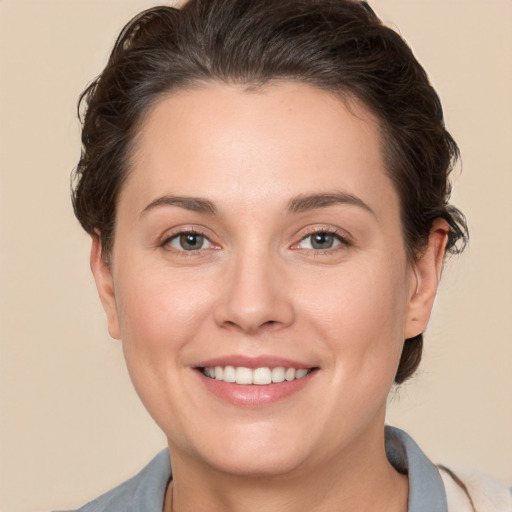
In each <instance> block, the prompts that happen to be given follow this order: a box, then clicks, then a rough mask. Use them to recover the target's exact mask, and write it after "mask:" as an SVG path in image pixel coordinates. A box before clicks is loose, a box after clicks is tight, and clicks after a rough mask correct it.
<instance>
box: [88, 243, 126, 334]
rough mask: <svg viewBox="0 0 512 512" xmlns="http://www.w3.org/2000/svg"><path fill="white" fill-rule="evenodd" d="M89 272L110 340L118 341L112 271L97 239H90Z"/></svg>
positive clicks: (117, 320)
mask: <svg viewBox="0 0 512 512" xmlns="http://www.w3.org/2000/svg"><path fill="white" fill-rule="evenodd" d="M90 263H91V270H92V273H93V275H94V280H95V281H96V288H97V290H98V294H99V296H100V300H101V303H102V304H103V309H104V310H105V313H106V315H107V323H108V332H109V334H110V336H112V338H115V339H120V338H121V336H120V329H119V319H118V315H117V304H116V297H115V290H114V281H113V278H112V271H111V268H110V266H109V265H107V263H105V261H104V258H103V252H102V246H101V241H100V239H99V237H96V236H93V237H92V246H91V260H90Z"/></svg>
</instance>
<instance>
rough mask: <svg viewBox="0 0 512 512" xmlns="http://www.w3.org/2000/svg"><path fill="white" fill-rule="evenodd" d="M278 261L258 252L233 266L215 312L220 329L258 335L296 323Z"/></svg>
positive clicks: (239, 259) (226, 277) (241, 256)
mask: <svg viewBox="0 0 512 512" xmlns="http://www.w3.org/2000/svg"><path fill="white" fill-rule="evenodd" d="M276 259H277V257H274V258H272V257H271V256H269V255H267V254H262V252H259V253H258V254H252V255H248V254H245V255H239V256H238V257H237V258H235V261H233V262H231V264H230V266H229V269H228V270H227V272H226V274H227V275H225V277H224V279H223V283H222V285H221V289H220V290H219V291H220V297H219V301H218V303H217V306H216V308H215V311H214V317H215V322H216V323H217V325H219V326H221V327H223V328H229V329H232V330H239V331H241V332H244V333H246V334H257V333H260V332H263V331H267V332H268V331H275V330H280V329H282V328H284V327H287V326H289V325H291V324H292V323H293V322H294V320H295V312H294V308H293V302H292V293H291V287H290V286H289V284H288V282H287V278H286V272H285V271H284V269H283V267H282V265H279V262H277V261H276Z"/></svg>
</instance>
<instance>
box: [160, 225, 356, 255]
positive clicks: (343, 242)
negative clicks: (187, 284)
mask: <svg viewBox="0 0 512 512" xmlns="http://www.w3.org/2000/svg"><path fill="white" fill-rule="evenodd" d="M319 234H327V235H331V236H333V237H334V238H335V239H336V240H337V241H338V242H339V244H338V245H336V246H335V247H329V248H327V249H315V248H305V249H304V248H300V247H298V246H299V245H300V244H301V243H302V242H304V241H305V240H307V239H308V238H309V237H312V236H314V235H319ZM186 235H197V236H200V237H203V238H204V240H205V241H207V242H208V243H209V244H211V245H212V246H214V247H215V248H219V247H218V246H215V244H214V243H213V242H212V241H211V240H210V239H209V238H208V236H206V235H205V234H204V233H203V232H201V231H200V230H196V229H188V230H183V231H179V232H177V233H174V234H172V235H170V236H168V237H166V238H165V239H164V240H163V241H162V243H161V244H160V246H161V247H162V248H163V249H165V250H167V251H173V252H175V253H176V254H178V255H180V256H184V257H187V256H196V255H197V254H198V253H200V251H202V250H204V249H203V248H200V249H191V250H186V249H183V248H181V249H178V248H176V247H171V246H170V244H171V242H172V241H174V240H177V239H178V238H179V237H182V236H186ZM350 246H351V242H350V240H349V239H348V238H347V237H346V236H345V235H342V234H341V233H340V232H339V231H338V230H336V229H333V228H316V229H311V230H310V231H308V232H307V233H306V234H305V235H304V236H303V237H302V238H301V239H300V241H299V242H297V243H295V244H294V245H293V246H292V247H291V249H294V250H302V251H312V252H313V253H314V254H319V255H325V254H331V253H333V252H336V251H339V250H343V249H346V248H347V247H350Z"/></svg>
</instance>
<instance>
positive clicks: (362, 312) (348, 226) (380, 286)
mask: <svg viewBox="0 0 512 512" xmlns="http://www.w3.org/2000/svg"><path fill="white" fill-rule="evenodd" d="M136 144H137V145H136V151H135V158H134V160H133V165H132V168H131V169H130V174H129V176H128V179H127V181H126V182H125V184H124V187H123V189H122V191H121V194H120V197H119V202H118V210H117V219H116V233H115V241H114V245H113V251H112V254H111V260H110V261H111V265H107V264H105V258H103V255H102V252H101V246H100V243H99V241H98V240H97V239H93V246H92V253H91V267H92V270H93V273H94V276H95V279H96V283H97V286H98V290H99V294H100V297H101V300H102V303H103V305H104V308H105V311H106V314H107V319H108V325H109V331H110V334H111V335H112V336H113V337H114V338H118V339H121V340H122V343H123V348H124V354H125V358H126V362H127V365H128V370H129V372H130V375H131V378H132V380H133V383H134V385H135V388H136V390H137V392H138V394H139V396H140V397H141V399H142V401H143V403H144V404H145V406H146V408H147V409H148V411H149V412H150V414H151V415H152V416H153V417H154V419H155V420H156V422H157V423H158V424H159V425H160V427H161V428H162V430H163V431H164V432H165V434H166V435H167V438H168V442H169V448H170V451H171V458H172V461H173V475H174V480H173V485H172V486H170V487H169V489H168V493H167V498H166V502H165V508H166V510H171V509H172V510H174V511H175V512H176V511H177V512H186V511H197V510H206V509H208V510H211V511H216V510H219V511H221V510H222V511H244V512H251V511H260V510H267V511H299V510H300V511H302V510H307V509H310V510H315V511H332V510H363V511H370V510H390V511H405V510H407V493H408V484H407V478H406V477H405V476H403V475H399V474H398V473H397V472H396V471H395V470H394V469H393V468H392V466H391V465H390V464H389V463H388V461H387V459H386V456H385V452H384V420H385V407H386V397H387V395H388V392H389V390H390V388H391V386H392V383H393V378H394V375H395V372H396V369H397V366H398V362H399V358H400V353H401V350H402V345H403V341H404V339H406V338H409V337H412V336H415V335H417V334H419V333H420V332H422V331H423V330H424V329H425V327H426V324H427V322H428V319H429V316H430V311H431V308H432V303H433V300H434V297H435V293H436V289H437V284H438V280H439V275H440V271H441V266H442V259H443V254H444V247H445V243H446V238H447V226H446V224H445V223H444V221H442V220H438V221H436V222H435V223H434V225H433V229H432V232H431V235H430V239H429V243H428V247H427V249H426V251H425V253H424V254H423V255H422V257H421V258H419V259H417V261H415V262H410V261H409V260H408V258H407V256H406V251H405V248H404V244H403V239H402V233H401V229H400V207H399V200H398V197H397V194H396V191H395V190H394V187H393V185H392V183H391V181H390V180H389V178H388V177H387V175H386V172H385V168H384V164H383V159H382V154H381V146H380V137H379V129H378V125H377V123H376V122H375V120H374V118H373V117H372V115H371V114H370V113H369V112H368V111H366V110H365V108H364V107H363V106H362V105H360V104H358V103H357V102H356V101H352V102H351V104H350V111H349V110H348V109H347V106H346V104H345V103H344V102H342V101H340V99H339V98H337V97H334V96H333V95H329V94H328V93H326V92H323V91H320V90H318V89H315V88H312V87H310V86H307V85H301V84H296V83H286V82H285V83H280V84H278V85H273V86H269V87H266V88H263V89H259V90H257V91H246V90H244V89H242V88H240V87H235V86H227V85H218V84H210V85H206V86H203V87H200V88H196V89H189V90H186V91H182V92H179V93H173V94H170V95H168V96H166V97H165V98H164V99H162V100H160V101H159V102H158V103H157V104H156V106H155V107H154V108H153V110H152V111H151V112H150V113H149V115H148V116H147V117H146V119H145V122H144V124H143V125H142V127H141V129H140V133H139V135H138V137H137V142H136ZM315 194H331V195H332V194H345V196H346V195H349V196H350V198H352V200H351V201H349V202H346V201H345V202H343V201H342V202H334V203H333V204H329V205H327V206H326V205H324V206H319V205H318V204H309V207H306V206H307V205H306V206H305V205H304V204H302V208H299V211H291V212H290V211H289V206H290V201H293V200H295V202H296V203H297V198H300V197H303V196H304V195H315ZM168 196H172V197H174V198H176V197H187V198H190V197H193V198H202V199H205V200H207V201H208V202H209V204H210V206H212V207H214V208H215V210H216V212H215V213H214V214H213V213H212V212H211V211H193V210H191V209H190V207H191V203H190V202H189V203H187V204H186V205H185V204H184V203H183V202H181V203H179V202H178V203H176V201H175V200H173V201H170V200H168V199H167V200H162V199H161V198H162V197H168ZM353 198H357V199H356V200H355V201H354V200H353ZM171 202H173V203H174V204H170V203H171ZM313 203H314V202H313ZM150 205H151V206H150ZM185 206H187V207H185ZM187 231H188V232H189V231H195V232H198V233H201V234H202V235H204V236H205V237H206V238H205V239H204V240H205V241H204V243H203V245H202V246H201V248H200V249H199V250H195V251H186V250H184V249H183V247H182V246H180V239H179V237H177V235H179V233H183V232H187ZM311 231H317V232H329V233H331V232H332V233H334V238H333V247H331V248H330V249H323V248H320V249H318V248H314V247H313V246H312V245H311V237H310V233H311ZM173 237H174V238H173ZM338 237H339V238H338ZM233 354H237V355H250V356H258V355H271V356H276V357H284V358H288V359H293V360H295V361H300V362H302V363H304V364H306V366H308V367H314V368H316V370H315V372H314V373H312V374H311V375H309V376H308V379H309V380H308V382H307V384H306V385H305V386H304V387H303V389H301V390H300V391H299V392H297V393H295V394H293V395H291V396H290V397H287V398H285V399H284V400H280V401H278V402H276V403H271V404H270V405H268V406H265V407H258V408H247V407H242V406H237V405H233V404H231V403H226V402H224V401H222V400H221V399H219V398H218V397H216V396H214V395H213V394H212V393H210V392H209V391H208V390H207V389H206V387H205V386H204V385H203V382H202V381H201V379H200V378H199V377H198V372H197V370H196V369H194V366H195V365H197V363H198V361H204V360H206V359H210V358H214V357H220V356H227V355H233ZM197 489H201V492H200V493H198V492H197Z"/></svg>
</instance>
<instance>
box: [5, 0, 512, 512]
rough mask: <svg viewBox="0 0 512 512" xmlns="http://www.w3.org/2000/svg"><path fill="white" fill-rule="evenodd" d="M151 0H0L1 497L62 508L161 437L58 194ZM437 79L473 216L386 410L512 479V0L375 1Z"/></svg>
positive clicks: (20, 506) (437, 449)
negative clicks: (422, 339) (413, 367)
mask: <svg viewBox="0 0 512 512" xmlns="http://www.w3.org/2000/svg"><path fill="white" fill-rule="evenodd" d="M154 3H156V2H151V1H149V0H118V1H114V0H109V1H106V0H101V1H86V0H61V1H57V0H39V1H37V0H34V1H28V0H3V1H2V0H0V80H1V81H0V172H1V183H0V231H1V232H0V247H1V251H0V315H1V317H0V341H1V346H0V351H1V352H0V408H1V409H0V414H1V416H0V436H1V437H0V512H7V511H9V512H23V511H43V510H50V509H52V508H66V507H76V506H78V505H80V504H82V503H83V502H85V501H86V500H88V499H90V498H92V497H94V496H96V495H98V494H99V493H100V492H102V491H105V490H107V489H108V488H110V487H112V486H113V485H114V484H116V483H117V482H119V481H121V480H123V479H125V478H127V477H128V476H130V475H131V474H133V473H134V472H135V471H136V470H137V469H138V468H140V467H141V466H142V465H143V464H144V463H145V462H146V461H147V460H148V459H149V458H150V457H151V456H152V455H153V454H154V453H155V452H156V451H157V450H158V449H159V448H160V447H163V446H164V444H165V440H164V438H163V435H162V434H161V433H160V432H159V431H158V429H157V428H156V426H154V425H153V423H152V421H151V419H150V418H149V417H148V416H147V414H146V413H145V411H144V410H143V408H142V406H141V405H140V404H139V402H138V399H137V398H136V396H135V393H134V392H133V390H132V388H131V384H130V382H129V380H128V378H127V375H126V372H125V369H124V364H123V360H122V354H121V351H120V346H119V344H118V342H115V341H112V340H111V339H109V337H108V334H107V332H106V328H105V320H104V316H103V312H102V310H101V307H100V304H99V301H98V300H97V298H96V292H95V289H94V285H93V281H92V278H91V276H90V274H89V270H88V246H89V243H88V240H87V237H86V236H85V235H84V234H83V233H82V232H81V230H80V228H79V226H78V224H77V222H76V221H75V219H74V217H73V215H72V211H71V207H70V202H69V192H68V189H69V171H70V169H71V168H72V167H73V166H74V165H75V163H76V161H77V158H78V154H79V128H78V123H77V121H76V119H75V104H76V100H77V97H78V94H79V92H80V91H81V90H82V89H83V87H84V86H85V84H86V83H87V81H88V80H90V79H91V78H92V77H93V76H94V75H95V74H97V73H98V72H99V71H100V69H101V68H102V65H103V64H104V62H105V59H106V55H107V51H108V50H109V49H110V47H111V45H112V44H113V42H114V38H115V35H116V34H117V32H118V31H119V29H120V28H121V27H122V25H123V24H124V22H125V21H127V19H128V18H129V17H131V16H132V15H133V14H135V13H136V12H137V11H138V10H140V9H142V8H144V7H148V6H150V5H153V4H154ZM372 4H373V6H374V7H375V9H376V10H377V11H378V12H379V13H380V14H381V15H382V16H383V17H384V19H385V20H388V21H391V22H394V23H396V25H397V26H399V27H400V29H401V31H402V33H403V34H404V36H405V37H406V38H407V39H408V40H409V41H410V43H411V44H412V45H413V47H414V49H415V51H416V53H417V55H418V56H419V58H420V60H421V61H422V62H423V63H424V65H425V67H426V68H427V70H429V72H430V74H431V77H432V79H433V81H434V83H435V85H436V86H437V88H438V89H439V91H440V93H441V96H442V98H443V102H444V106H445V109H446V116H447V123H448V126H449V128H450V130H451V131H452V133H453V134H454V136H455V138H456V139H457V141H458V142H459V144H460V146H461V150H462V154H463V157H464V169H463V172H462V174H461V175H460V176H457V178H456V185H455V194H454V202H455V203H456V204H457V205H458V206H459V207H461V208H462V209H463V210H464V211H466V213H467V215H468V217H469V223H470V227H471V232H472V242H471V245H470V247H469V250H468V252H467V253H466V254H465V255H464V256H462V257H461V258H458V259H457V258H456V259H454V260H453V261H452V262H451V263H450V265H449V268H447V270H446V272H445V275H444V281H443V284H442V289H441V292H440V296H439V298H438V301H437V305H436V311H435V314H434V318H433V321H432V323H431V327H430V329H429V332H428V336H427V350H426V355H425V360H424V364H423V366H422V369H421V371H420V373H419V375H418V376H417V377H416V379H415V380H414V381H413V382H412V383H410V384H408V385H406V386H404V387H402V388H401V389H400V390H399V391H398V392H396V393H393V396H392V397H391V399H390V401H391V406H390V413H389V422H390V423H393V424H396V425H398V426H401V427H404V428H406V429H407V430H408V431H409V432H410V433H412V435H413V436H414V437H415V438H416V440H417V441H418V443H419V444H420V445H421V446H422V447H423V448H424V449H425V451H426V452H427V453H428V454H429V455H430V456H431V458H432V459H433V460H435V461H442V462H443V463H445V464H465V465H471V466H476V467H478V468H480V469H481V470H483V471H485V472H487V473H489V474H491V475H492V476H494V477H495V478H497V479H499V480H500V481H502V482H504V483H507V484H512V406H511V403H512V400H511V397H512V371H511V368H512V322H511V318H512V315H511V309H512V265H511V262H512V236H511V235H512V228H511V226H512V206H511V199H510V191H511V190H512V169H511V164H510V148H511V146H512V66H511V63H512V2H511V1H510V0H501V1H500V0H485V1H484V0H480V1H477V0H437V1H436V0H414V1H413V0H402V1H399V0H374V1H373V2H372Z"/></svg>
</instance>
